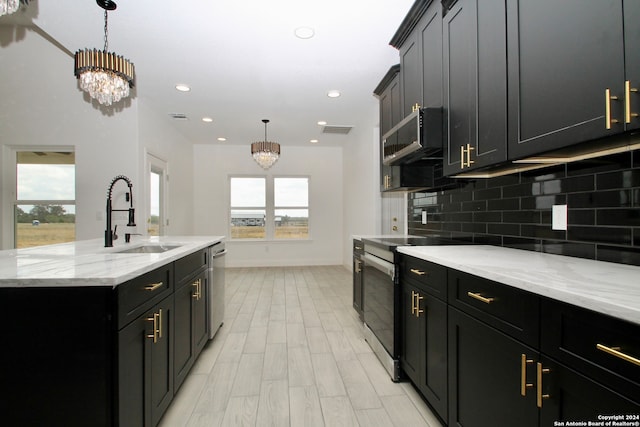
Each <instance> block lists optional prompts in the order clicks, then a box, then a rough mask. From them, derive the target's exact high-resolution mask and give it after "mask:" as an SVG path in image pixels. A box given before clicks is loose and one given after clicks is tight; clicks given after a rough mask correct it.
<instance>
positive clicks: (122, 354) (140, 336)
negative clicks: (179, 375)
mask: <svg viewBox="0 0 640 427" xmlns="http://www.w3.org/2000/svg"><path fill="white" fill-rule="evenodd" d="M173 304H174V300H173V295H171V296H169V297H167V298H165V299H164V300H162V301H161V302H160V303H158V304H156V305H155V306H153V308H151V309H150V310H149V311H147V312H146V313H144V314H143V315H141V316H140V317H138V318H137V319H136V320H134V321H133V322H132V323H130V324H129V325H127V326H126V327H125V328H123V329H122V330H121V331H120V332H119V333H118V384H119V387H118V399H117V403H118V414H119V416H118V420H119V426H120V427H127V426H131V427H141V426H144V427H150V426H155V425H156V424H158V422H159V421H160V418H161V417H162V415H163V414H164V412H165V411H166V409H167V408H168V407H169V404H170V403H171V400H172V399H173V345H172V339H173V336H174V333H173V315H174V308H173Z"/></svg>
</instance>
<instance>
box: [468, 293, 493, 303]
mask: <svg viewBox="0 0 640 427" xmlns="http://www.w3.org/2000/svg"><path fill="white" fill-rule="evenodd" d="M467 295H468V296H470V297H471V298H473V299H477V300H478V301H482V302H483V303H485V304H491V303H492V302H494V301H495V298H491V297H488V298H487V297H483V296H482V295H480V293H479V292H467Z"/></svg>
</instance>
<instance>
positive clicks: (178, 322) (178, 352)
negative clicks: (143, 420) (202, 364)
mask: <svg viewBox="0 0 640 427" xmlns="http://www.w3.org/2000/svg"><path fill="white" fill-rule="evenodd" d="M207 289H208V286H207V277H206V270H204V271H202V272H201V273H199V274H198V275H196V276H194V277H192V278H191V279H189V280H187V282H186V283H185V284H183V285H182V286H179V287H178V289H177V290H176V293H175V327H174V331H175V333H174V337H175V338H174V343H175V349H174V373H175V389H176V390H177V389H178V388H179V387H180V386H181V385H182V383H183V382H184V380H185V378H186V377H187V374H189V371H190V370H191V367H192V366H193V364H194V363H195V360H196V358H197V357H198V355H199V354H200V352H201V351H202V348H203V347H204V345H205V344H206V342H207V339H208V328H207V304H206V301H207V299H206V298H207Z"/></svg>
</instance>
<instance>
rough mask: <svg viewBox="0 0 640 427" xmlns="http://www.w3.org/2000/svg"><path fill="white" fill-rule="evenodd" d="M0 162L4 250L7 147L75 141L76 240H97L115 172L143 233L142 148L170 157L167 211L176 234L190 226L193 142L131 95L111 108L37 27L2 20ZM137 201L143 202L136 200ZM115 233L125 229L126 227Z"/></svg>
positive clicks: (119, 195) (9, 194)
mask: <svg viewBox="0 0 640 427" xmlns="http://www.w3.org/2000/svg"><path fill="white" fill-rule="evenodd" d="M0 64H2V78H0V100H1V102H0V148H2V149H1V150H0V162H1V163H0V164H1V165H2V174H1V175H2V177H1V179H2V182H1V199H2V208H1V215H2V221H1V222H2V228H1V232H0V240H1V247H2V249H9V248H11V247H13V241H12V240H13V236H12V233H11V223H12V221H13V213H12V210H11V204H10V201H11V200H12V198H13V197H15V188H14V187H13V185H12V183H13V181H14V178H12V174H15V170H14V169H13V168H12V167H11V165H12V164H13V159H12V158H11V153H12V147H26V146H28V147H33V148H34V149H36V148H37V149H39V150H46V149H49V148H51V149H53V148H55V147H59V146H72V147H74V148H75V153H76V239H77V240H84V239H92V238H102V237H103V236H104V230H105V219H104V212H105V204H106V197H107V188H108V185H109V183H110V182H111V179H113V177H115V176H116V175H120V174H122V175H126V176H128V177H129V178H130V179H131V180H132V182H133V192H134V201H136V206H135V207H136V222H137V224H138V227H136V229H134V230H131V231H132V232H144V230H145V228H146V227H145V226H144V221H145V218H146V216H145V215H146V213H145V212H144V209H141V208H142V207H143V205H144V203H142V201H143V197H146V193H145V187H146V180H147V179H148V178H147V177H146V173H145V172H144V155H143V153H144V150H145V148H146V147H149V148H148V149H149V150H152V151H157V152H158V153H159V154H161V155H166V156H167V157H168V158H170V160H171V161H170V163H171V166H170V167H175V170H176V171H181V172H182V173H185V172H186V174H187V176H180V174H175V180H176V184H175V187H178V188H177V189H176V191H174V192H172V196H171V197H170V203H171V204H172V206H173V207H172V208H170V212H172V213H173V214H174V217H173V218H174V219H175V222H173V223H172V224H173V230H172V231H175V233H176V234H188V233H190V232H191V212H190V207H191V206H192V203H193V197H192V193H191V171H190V169H191V158H192V157H191V144H187V143H186V141H184V139H181V137H180V136H179V135H177V134H176V133H175V132H173V131H172V130H171V129H170V128H168V127H167V126H166V125H163V124H162V123H161V122H160V121H159V119H157V118H156V115H155V114H154V113H153V112H150V111H149V110H148V109H146V108H141V109H140V110H141V112H139V111H138V110H139V109H138V107H139V102H138V100H137V99H136V98H129V99H127V100H126V101H125V102H124V103H120V104H118V105H117V106H116V107H115V108H104V107H100V106H99V104H97V103H95V102H91V101H90V100H89V98H88V95H86V94H85V93H84V92H82V91H81V90H80V89H79V87H78V84H77V81H76V79H75V77H74V76H73V57H72V56H70V55H69V54H68V53H67V52H65V51H63V50H60V49H59V48H58V47H56V46H54V45H53V44H51V43H50V42H49V41H47V40H45V39H44V38H42V37H41V36H40V35H38V34H37V33H35V32H33V31H31V30H27V29H25V28H20V29H19V32H16V29H15V27H13V26H0ZM126 189H127V187H126V186H125V185H123V183H118V184H117V185H116V187H115V188H114V193H113V198H114V207H125V206H126V204H125V201H124V197H123V194H124V191H125V190H126ZM138 201H139V202H140V203H138ZM114 223H120V224H122V226H121V227H119V230H118V232H119V234H121V235H122V234H123V233H124V229H123V226H124V224H125V223H126V221H125V220H123V221H116V222H114Z"/></svg>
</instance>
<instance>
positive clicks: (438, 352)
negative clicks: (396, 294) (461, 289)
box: [400, 283, 447, 422]
mask: <svg viewBox="0 0 640 427" xmlns="http://www.w3.org/2000/svg"><path fill="white" fill-rule="evenodd" d="M402 331H403V333H402V356H401V358H400V366H401V367H402V369H403V371H404V372H405V374H406V375H407V376H408V377H409V378H410V379H411V381H412V382H413V383H414V384H415V386H416V387H417V388H418V390H420V392H421V393H422V394H423V396H425V398H426V399H427V401H428V402H429V403H430V405H431V407H432V408H433V409H434V410H435V411H436V412H437V413H438V415H439V416H440V418H442V420H444V421H445V422H446V421H447V304H446V303H445V302H443V301H440V300H438V299H437V298H435V297H433V296H431V295H429V294H428V293H426V292H425V291H424V290H423V289H420V288H418V287H416V286H412V285H410V284H407V283H403V286H402Z"/></svg>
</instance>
